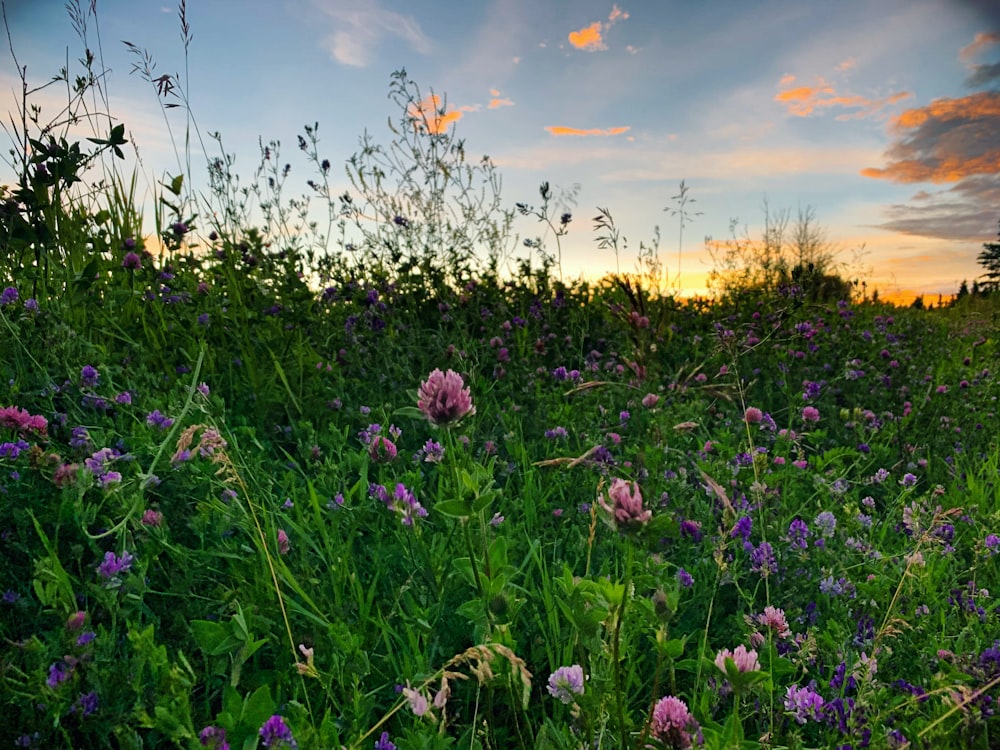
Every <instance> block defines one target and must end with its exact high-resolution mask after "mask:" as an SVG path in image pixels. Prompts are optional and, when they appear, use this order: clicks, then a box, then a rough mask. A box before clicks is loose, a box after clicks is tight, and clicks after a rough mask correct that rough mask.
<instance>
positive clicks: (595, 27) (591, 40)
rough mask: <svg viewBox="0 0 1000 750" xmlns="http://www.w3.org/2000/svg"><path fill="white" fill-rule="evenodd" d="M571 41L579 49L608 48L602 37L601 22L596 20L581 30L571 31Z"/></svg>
mask: <svg viewBox="0 0 1000 750" xmlns="http://www.w3.org/2000/svg"><path fill="white" fill-rule="evenodd" d="M569 43H570V44H572V45H573V46H574V47H576V48H577V49H585V50H601V49H607V46H605V44H604V41H603V40H602V39H601V22H600V21H594V22H593V23H592V24H590V26H586V27H584V28H582V29H580V30H579V31H571V32H569Z"/></svg>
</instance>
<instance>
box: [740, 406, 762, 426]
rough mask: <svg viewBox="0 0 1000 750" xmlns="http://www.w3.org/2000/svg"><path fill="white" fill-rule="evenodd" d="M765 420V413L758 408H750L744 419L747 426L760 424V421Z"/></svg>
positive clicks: (744, 413) (744, 414)
mask: <svg viewBox="0 0 1000 750" xmlns="http://www.w3.org/2000/svg"><path fill="white" fill-rule="evenodd" d="M763 418H764V412H762V411H761V410H760V409H758V408H757V407H756V406H748V407H747V408H746V411H745V412H743V419H744V421H745V422H746V423H747V424H760V421H761V420H762V419H763Z"/></svg>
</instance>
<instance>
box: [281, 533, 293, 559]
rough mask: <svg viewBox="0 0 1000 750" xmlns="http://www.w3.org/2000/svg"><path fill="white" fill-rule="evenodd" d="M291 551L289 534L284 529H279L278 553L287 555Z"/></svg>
mask: <svg viewBox="0 0 1000 750" xmlns="http://www.w3.org/2000/svg"><path fill="white" fill-rule="evenodd" d="M291 551H292V543H291V541H290V540H289V539H288V532H287V531H285V530H284V529H278V552H279V553H281V554H282V555H287V554H288V553H289V552H291Z"/></svg>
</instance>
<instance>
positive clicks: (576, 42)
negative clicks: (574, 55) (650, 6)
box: [569, 5, 628, 52]
mask: <svg viewBox="0 0 1000 750" xmlns="http://www.w3.org/2000/svg"><path fill="white" fill-rule="evenodd" d="M627 18H628V13H627V12H626V11H624V10H622V9H621V8H619V7H618V6H617V5H612V6H611V13H609V14H608V20H607V22H606V23H601V22H600V21H594V22H593V23H592V24H590V26H585V27H583V28H582V29H579V30H577V31H571V32H569V43H570V44H572V45H573V46H574V47H576V48H577V49H584V50H587V51H589V52H595V51H598V50H606V49H607V48H608V47H607V45H606V44H605V43H604V38H603V32H605V31H607V30H608V29H610V28H611V27H612V26H614V25H615V24H616V23H618V22H619V21H624V20H626V19H627Z"/></svg>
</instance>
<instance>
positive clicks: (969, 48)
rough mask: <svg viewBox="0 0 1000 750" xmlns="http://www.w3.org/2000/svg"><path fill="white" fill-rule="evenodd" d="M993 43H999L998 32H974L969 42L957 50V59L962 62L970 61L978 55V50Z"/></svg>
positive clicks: (986, 47)
mask: <svg viewBox="0 0 1000 750" xmlns="http://www.w3.org/2000/svg"><path fill="white" fill-rule="evenodd" d="M994 44H1000V32H990V33H985V32H981V33H979V34H976V35H975V36H974V37H973V38H972V41H971V42H969V43H968V44H967V45H965V46H964V47H962V49H961V50H959V53H958V59H959V60H961V61H962V62H964V63H971V62H972V61H973V60H975V59H976V58H977V57H978V56H979V53H980V52H982V51H983V50H986V49H989V48H990V47H992V46H993V45H994Z"/></svg>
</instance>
